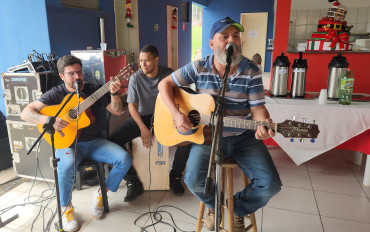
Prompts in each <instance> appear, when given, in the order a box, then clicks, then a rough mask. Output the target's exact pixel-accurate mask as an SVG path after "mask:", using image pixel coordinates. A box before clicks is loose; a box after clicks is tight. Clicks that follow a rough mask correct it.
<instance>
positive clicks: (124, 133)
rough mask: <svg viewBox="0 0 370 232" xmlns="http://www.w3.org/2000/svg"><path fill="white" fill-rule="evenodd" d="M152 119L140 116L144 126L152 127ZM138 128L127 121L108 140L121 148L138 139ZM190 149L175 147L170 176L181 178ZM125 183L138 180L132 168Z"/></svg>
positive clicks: (132, 122)
mask: <svg viewBox="0 0 370 232" xmlns="http://www.w3.org/2000/svg"><path fill="white" fill-rule="evenodd" d="M152 117H153V115H152V114H150V115H146V116H141V118H142V120H143V122H144V124H145V125H146V126H147V127H148V128H151V127H152ZM140 135H141V132H140V128H139V127H138V125H137V124H136V122H135V120H134V119H133V118H131V117H130V118H129V119H127V120H126V121H125V122H123V123H122V124H121V125H120V126H119V127H118V128H117V129H116V130H115V131H113V133H112V134H111V135H110V136H109V140H110V141H112V142H114V143H117V144H119V145H120V146H121V147H124V145H125V144H126V143H128V142H131V141H132V140H133V139H135V138H137V137H140ZM190 149H191V144H189V145H186V146H181V147H177V149H176V153H175V159H174V161H173V165H172V170H171V174H170V175H171V176H181V173H182V172H183V171H184V169H185V166H186V162H187V160H188V157H189V152H190ZM123 179H124V180H125V181H135V180H138V176H137V173H136V171H135V169H134V167H133V166H131V168H130V169H129V170H128V172H127V174H126V176H125V177H124V178H123Z"/></svg>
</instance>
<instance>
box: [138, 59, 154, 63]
mask: <svg viewBox="0 0 370 232" xmlns="http://www.w3.org/2000/svg"><path fill="white" fill-rule="evenodd" d="M154 59H155V58H152V59H147V60H139V63H140V64H146V63H149V62H152V60H154Z"/></svg>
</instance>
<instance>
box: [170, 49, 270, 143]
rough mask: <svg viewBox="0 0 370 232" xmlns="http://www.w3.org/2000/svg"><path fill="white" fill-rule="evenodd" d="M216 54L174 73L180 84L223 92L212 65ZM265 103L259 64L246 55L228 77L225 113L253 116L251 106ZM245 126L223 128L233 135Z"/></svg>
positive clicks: (225, 134) (213, 91) (178, 84)
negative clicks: (235, 70)
mask: <svg viewBox="0 0 370 232" xmlns="http://www.w3.org/2000/svg"><path fill="white" fill-rule="evenodd" d="M212 60H213V54H211V55H209V56H207V57H205V58H203V59H200V60H197V61H193V62H191V63H189V64H187V65H186V66H184V67H182V68H180V69H178V70H176V71H175V72H173V73H172V74H171V77H172V80H173V81H174V83H175V84H176V85H177V86H179V87H180V86H185V85H189V84H192V83H195V85H196V91H197V92H199V93H207V94H210V95H213V96H217V95H218V93H219V91H220V84H221V77H220V76H219V75H218V73H217V72H216V69H215V68H214V67H213V63H212ZM264 104H265V95H264V88H263V84H262V72H261V70H260V69H259V68H258V66H257V65H256V64H255V63H254V62H252V61H251V60H249V59H247V58H246V57H244V56H243V58H242V60H241V62H240V63H239V66H238V70H237V72H236V73H235V74H234V75H232V76H230V77H229V78H228V80H227V89H226V92H225V105H226V116H227V117H237V118H242V119H251V112H250V107H253V106H259V105H264ZM244 131H245V130H244V129H236V128H226V127H225V128H224V133H223V135H224V136H233V135H237V134H240V133H242V132H244Z"/></svg>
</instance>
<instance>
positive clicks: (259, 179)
mask: <svg viewBox="0 0 370 232" xmlns="http://www.w3.org/2000/svg"><path fill="white" fill-rule="evenodd" d="M210 154H211V145H198V144H193V146H192V148H191V151H190V156H189V159H188V164H187V167H186V173H185V177H184V181H185V183H186V185H187V186H188V189H189V190H190V191H191V192H192V193H193V194H194V195H196V196H197V197H198V198H199V200H201V201H203V202H204V203H206V204H207V207H208V208H211V209H213V208H215V184H213V187H212V193H211V195H210V197H206V196H204V194H203V193H204V186H205V179H206V177H207V171H208V165H209V158H210ZM223 157H224V159H226V158H231V159H232V160H233V161H234V162H235V163H237V164H238V165H239V167H240V168H241V170H242V171H243V173H244V174H245V175H246V176H247V177H248V179H249V180H250V184H249V185H248V186H247V187H246V188H244V189H243V190H242V191H240V192H237V193H236V194H235V195H234V211H235V214H236V215H238V216H245V215H246V214H250V213H254V212H255V211H257V210H258V209H259V208H261V207H262V206H264V205H266V204H267V202H268V201H269V200H270V198H271V197H273V196H274V195H275V194H276V193H278V192H279V191H280V189H281V185H282V184H281V180H280V177H279V174H278V172H277V170H276V167H275V165H274V162H273V160H272V158H271V156H270V153H269V152H268V150H267V148H266V146H265V144H264V143H263V142H262V141H261V140H257V139H256V138H255V137H254V132H252V131H247V132H245V133H243V134H241V135H238V136H233V137H224V138H223Z"/></svg>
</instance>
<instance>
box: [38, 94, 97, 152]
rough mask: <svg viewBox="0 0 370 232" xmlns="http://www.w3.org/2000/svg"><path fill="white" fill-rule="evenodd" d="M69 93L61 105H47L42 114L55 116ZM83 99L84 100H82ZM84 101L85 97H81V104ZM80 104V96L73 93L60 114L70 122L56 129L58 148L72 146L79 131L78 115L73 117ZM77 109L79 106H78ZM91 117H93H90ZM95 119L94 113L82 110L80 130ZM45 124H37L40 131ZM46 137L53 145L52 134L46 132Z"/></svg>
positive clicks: (59, 116)
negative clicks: (90, 113) (58, 129)
mask: <svg viewBox="0 0 370 232" xmlns="http://www.w3.org/2000/svg"><path fill="white" fill-rule="evenodd" d="M68 97H69V95H67V96H65V97H64V99H63V101H62V103H61V104H59V105H52V106H47V107H44V108H43V109H41V111H40V113H41V114H42V115H47V116H55V114H56V113H57V112H58V111H59V109H60V107H61V106H62V105H63V104H64V102H65V101H66V100H67V98H68ZM81 100H82V101H81ZM82 102H83V99H82V98H80V104H81V103H82ZM77 105H78V98H77V95H73V97H72V98H71V100H70V101H69V102H68V103H67V104H66V106H65V107H64V108H63V110H62V111H61V112H60V114H59V115H58V118H61V119H63V120H64V121H67V122H69V123H68V125H67V126H66V127H65V128H64V129H63V130H60V131H57V130H55V134H54V146H55V148H56V149H63V148H67V147H70V146H71V145H72V143H73V142H74V141H75V138H76V135H77V133H76V132H77V131H76V124H77V120H76V117H73V116H74V115H77V114H76V112H77V111H76V110H75V109H74V108H75V107H77ZM76 109H77V108H76ZM90 118H91V119H90ZM93 120H94V118H93V116H92V115H89V116H88V115H87V114H86V113H85V112H82V113H81V114H80V116H79V119H78V130H79V129H82V128H85V127H87V126H89V125H90V124H91V123H92V121H93ZM43 126H44V125H43V124H37V128H38V130H39V131H40V133H42V132H43V130H44V128H43ZM44 139H45V140H46V141H47V142H48V143H49V144H50V145H51V135H50V134H48V133H45V134H44Z"/></svg>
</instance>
